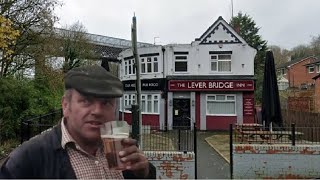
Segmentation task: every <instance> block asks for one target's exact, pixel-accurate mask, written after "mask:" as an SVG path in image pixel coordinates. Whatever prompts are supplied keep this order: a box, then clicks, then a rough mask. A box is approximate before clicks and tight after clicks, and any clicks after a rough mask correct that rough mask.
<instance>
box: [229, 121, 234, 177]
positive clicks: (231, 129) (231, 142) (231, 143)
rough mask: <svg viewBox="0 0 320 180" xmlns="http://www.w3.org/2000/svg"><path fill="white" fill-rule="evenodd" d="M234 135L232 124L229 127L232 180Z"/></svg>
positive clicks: (231, 174) (231, 173) (231, 175)
mask: <svg viewBox="0 0 320 180" xmlns="http://www.w3.org/2000/svg"><path fill="white" fill-rule="evenodd" d="M232 134H233V127H232V124H230V125H229V138H230V139H229V142H230V144H229V147H230V179H233V156H232V151H233V148H232V145H233V139H232Z"/></svg>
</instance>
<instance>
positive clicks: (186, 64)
mask: <svg viewBox="0 0 320 180" xmlns="http://www.w3.org/2000/svg"><path fill="white" fill-rule="evenodd" d="M138 54H139V58H140V70H141V72H140V73H141V112H142V123H143V124H145V125H151V126H157V127H159V128H160V129H163V130H164V129H173V128H175V127H177V126H189V127H190V128H193V123H194V122H195V123H196V125H197V127H198V129H201V130H218V129H219V130H223V129H224V130H226V129H228V126H229V124H232V123H233V124H234V123H243V122H249V123H250V122H253V121H254V112H253V111H254V57H255V55H256V50H255V49H254V48H252V47H250V46H249V45H248V44H247V43H246V42H245V40H244V39H243V38H242V37H240V36H239V34H238V33H237V32H236V31H235V30H234V29H233V28H232V27H230V25H229V24H228V23H227V22H226V21H225V20H224V19H223V18H222V17H219V18H218V19H217V20H216V21H215V22H214V23H213V24H212V25H211V26H210V27H209V28H208V29H207V30H206V31H205V32H204V33H203V34H202V35H201V36H200V38H197V39H195V41H193V42H191V44H168V45H164V46H153V47H142V48H138ZM119 59H120V60H121V67H120V71H119V73H120V74H119V77H120V79H121V80H122V82H123V84H124V90H125V92H124V96H123V98H122V99H121V105H120V118H122V119H124V120H126V121H128V122H129V123H131V118H132V116H131V112H130V111H128V110H127V109H126V108H127V107H130V105H131V104H132V103H134V101H135V99H136V98H135V83H136V81H135V80H136V72H135V68H134V65H135V62H134V57H133V53H132V50H131V49H127V50H124V51H122V52H121V53H120V56H119Z"/></svg>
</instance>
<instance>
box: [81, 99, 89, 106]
mask: <svg viewBox="0 0 320 180" xmlns="http://www.w3.org/2000/svg"><path fill="white" fill-rule="evenodd" d="M80 102H81V103H83V104H85V105H90V104H91V101H90V100H89V99H81V101H80Z"/></svg>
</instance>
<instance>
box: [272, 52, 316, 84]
mask: <svg viewBox="0 0 320 180" xmlns="http://www.w3.org/2000/svg"><path fill="white" fill-rule="evenodd" d="M319 64H320V62H319V60H318V59H317V58H316V57H315V56H309V57H305V58H299V59H296V60H292V61H289V62H286V63H284V64H281V65H279V66H278V67H277V70H278V74H279V75H280V78H279V79H282V81H283V80H284V79H283V78H285V79H287V80H288V83H289V84H288V86H289V87H290V88H300V89H307V88H310V87H312V86H313V85H314V80H313V79H312V78H313V77H315V76H316V75H317V72H319Z"/></svg>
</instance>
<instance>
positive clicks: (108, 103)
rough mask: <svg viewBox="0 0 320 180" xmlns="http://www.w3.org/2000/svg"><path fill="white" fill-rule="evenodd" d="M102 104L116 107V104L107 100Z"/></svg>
mask: <svg viewBox="0 0 320 180" xmlns="http://www.w3.org/2000/svg"><path fill="white" fill-rule="evenodd" d="M102 103H103V105H111V106H113V105H114V102H113V101H112V100H110V99H105V100H103V102H102Z"/></svg>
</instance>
